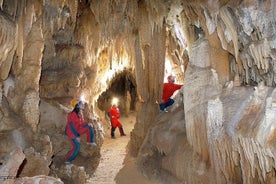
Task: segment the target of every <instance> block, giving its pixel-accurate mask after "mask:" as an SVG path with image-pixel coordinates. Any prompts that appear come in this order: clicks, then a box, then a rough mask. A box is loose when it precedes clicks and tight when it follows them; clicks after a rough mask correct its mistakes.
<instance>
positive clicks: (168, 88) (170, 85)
mask: <svg viewBox="0 0 276 184" xmlns="http://www.w3.org/2000/svg"><path fill="white" fill-rule="evenodd" d="M167 79H168V82H167V83H164V84H163V95H162V102H161V103H160V104H159V107H160V110H161V111H165V112H168V111H167V107H169V106H171V105H172V104H173V103H174V100H173V99H172V98H171V96H172V95H173V94H174V92H175V91H176V90H179V89H180V88H181V87H182V86H183V85H182V84H175V83H174V82H175V76H173V75H169V76H168V77H167Z"/></svg>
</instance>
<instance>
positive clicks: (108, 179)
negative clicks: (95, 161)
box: [88, 113, 152, 184]
mask: <svg viewBox="0 0 276 184" xmlns="http://www.w3.org/2000/svg"><path fill="white" fill-rule="evenodd" d="M120 120H121V122H122V124H123V127H124V130H125V133H126V134H127V136H123V137H121V136H120V135H119V130H118V129H116V133H115V136H116V139H111V138H110V135H109V134H107V135H106V138H105V141H104V143H103V145H102V148H101V160H100V163H99V166H98V168H97V169H96V171H95V173H94V174H93V176H92V178H90V179H89V182H88V183H91V184H129V183H132V184H136V183H137V184H138V183H139V184H152V183H151V182H149V181H147V180H146V178H145V177H144V176H143V175H142V174H141V173H140V172H139V171H138V170H137V167H136V164H135V158H133V157H129V156H127V152H126V146H127V144H128V141H129V139H130V132H131V131H132V129H133V127H134V124H135V114H134V113H132V114H131V115H130V116H129V117H121V118H120Z"/></svg>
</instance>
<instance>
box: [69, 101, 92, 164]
mask: <svg viewBox="0 0 276 184" xmlns="http://www.w3.org/2000/svg"><path fill="white" fill-rule="evenodd" d="M72 106H73V107H74V109H73V111H72V112H70V113H69V114H68V115H67V123H66V128H65V133H66V135H67V136H68V138H69V139H70V141H71V144H72V149H71V150H70V151H69V152H68V153H67V156H66V162H65V163H66V164H68V163H71V162H72V161H73V160H74V159H75V158H76V157H77V155H78V153H79V150H80V136H81V135H82V134H86V142H87V144H88V145H93V146H96V144H95V142H94V130H93V128H92V125H91V124H90V123H87V122H86V121H85V120H84V119H83V116H82V112H81V111H82V110H83V107H84V105H83V102H82V101H78V100H73V101H72Z"/></svg>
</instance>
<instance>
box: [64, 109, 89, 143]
mask: <svg viewBox="0 0 276 184" xmlns="http://www.w3.org/2000/svg"><path fill="white" fill-rule="evenodd" d="M84 124H86V123H85V121H84V120H83V119H81V118H80V117H78V115H77V114H76V112H70V113H69V114H68V115H67V123H66V129H65V133H66V135H67V136H68V137H69V138H70V139H75V138H76V137H79V136H80V135H79V133H78V132H79V130H80V127H81V126H83V125H84Z"/></svg>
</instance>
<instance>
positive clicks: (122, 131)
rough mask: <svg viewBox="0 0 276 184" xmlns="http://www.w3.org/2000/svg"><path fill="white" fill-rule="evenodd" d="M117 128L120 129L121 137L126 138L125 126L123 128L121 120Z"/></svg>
mask: <svg viewBox="0 0 276 184" xmlns="http://www.w3.org/2000/svg"><path fill="white" fill-rule="evenodd" d="M117 126H118V127H119V131H120V135H121V136H126V134H125V132H124V129H123V126H122V124H121V122H120V121H119V120H118V123H117Z"/></svg>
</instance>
